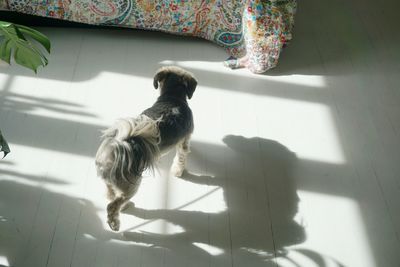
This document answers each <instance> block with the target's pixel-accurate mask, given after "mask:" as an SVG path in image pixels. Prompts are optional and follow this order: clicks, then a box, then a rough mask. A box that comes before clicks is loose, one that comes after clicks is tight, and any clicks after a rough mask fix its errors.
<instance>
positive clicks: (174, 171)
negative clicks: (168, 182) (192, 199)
mask: <svg viewBox="0 0 400 267" xmlns="http://www.w3.org/2000/svg"><path fill="white" fill-rule="evenodd" d="M184 170H185V167H181V166H177V165H172V168H171V173H172V175H174V176H176V177H182V174H183V171H184Z"/></svg>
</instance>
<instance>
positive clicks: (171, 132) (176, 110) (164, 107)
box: [143, 95, 194, 151]
mask: <svg viewBox="0 0 400 267" xmlns="http://www.w3.org/2000/svg"><path fill="white" fill-rule="evenodd" d="M143 114H145V115H147V116H149V117H150V118H152V119H158V118H160V122H159V131H160V139H161V140H160V144H159V148H160V150H161V151H164V150H166V149H168V148H169V147H171V146H174V145H176V144H177V143H178V142H179V141H180V140H181V139H182V138H184V137H185V136H188V135H190V134H191V133H192V132H193V129H194V125H193V115H192V111H191V110H190V108H189V106H188V104H187V102H186V101H183V100H181V99H178V98H175V97H171V96H168V95H163V96H160V97H159V98H158V99H157V102H156V103H154V105H153V106H152V107H151V108H149V109H146V110H145V111H144V112H143Z"/></svg>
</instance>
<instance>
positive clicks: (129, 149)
mask: <svg viewBox="0 0 400 267" xmlns="http://www.w3.org/2000/svg"><path fill="white" fill-rule="evenodd" d="M159 121H160V120H153V119H151V118H149V117H147V116H146V115H140V116H139V117H137V118H129V119H121V120H119V121H117V122H116V123H115V124H114V125H113V126H112V127H110V128H109V129H107V130H105V131H104V132H103V136H102V143H101V145H100V147H99V149H98V151H97V154H96V166H97V172H98V175H100V176H101V177H103V178H104V179H110V180H111V182H118V180H119V179H124V180H126V181H128V182H131V183H135V179H137V178H138V177H139V176H141V175H142V172H143V171H144V170H145V169H148V168H150V169H153V168H154V163H155V162H156V160H157V159H158V158H159V155H160V151H159V148H158V144H159V142H160V132H159V128H158V124H159Z"/></svg>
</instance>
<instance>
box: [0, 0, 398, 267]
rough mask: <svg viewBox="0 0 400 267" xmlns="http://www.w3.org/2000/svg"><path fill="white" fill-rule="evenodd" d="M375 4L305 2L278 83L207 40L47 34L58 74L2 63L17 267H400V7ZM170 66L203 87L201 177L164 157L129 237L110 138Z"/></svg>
mask: <svg viewBox="0 0 400 267" xmlns="http://www.w3.org/2000/svg"><path fill="white" fill-rule="evenodd" d="M372 2H373V1H372V0H370V1H361V0H358V1H344V0H340V1H322V2H321V1H317V0H308V1H302V2H301V3H300V6H299V13H298V16H297V17H296V30H295V36H294V41H293V42H292V44H291V45H290V46H289V47H288V48H287V49H286V50H285V51H284V54H283V55H282V58H281V62H280V65H279V67H278V68H276V69H275V70H273V71H270V72H268V73H266V74H265V75H253V74H251V73H249V72H248V71H246V70H236V71H230V70H227V69H225V68H224V67H223V66H222V64H221V61H223V60H224V59H225V58H226V57H227V56H226V54H225V52H224V51H223V50H222V49H221V48H219V47H217V46H215V45H213V44H211V43H209V42H206V41H202V40H198V39H191V38H182V37H175V36H169V35H164V34H158V33H150V32H136V31H119V30H93V29H71V28H69V29H63V28H58V29H55V28H43V29H42V31H43V32H45V33H46V34H48V36H49V37H50V39H51V40H52V43H53V51H52V55H51V57H50V64H49V66H48V67H46V68H45V69H42V70H40V72H39V74H38V75H37V76H35V75H33V74H32V72H30V71H28V70H25V69H22V68H20V67H17V66H12V67H8V66H5V65H4V64H3V65H1V66H0V90H1V91H0V93H1V95H0V105H1V106H0V108H1V113H0V128H1V130H2V132H3V133H4V135H5V136H6V137H7V139H8V140H9V143H10V147H11V150H12V153H11V154H9V155H8V156H7V157H6V158H5V159H4V160H1V161H0V266H34V267H36V266H37V267H40V266H55V267H62V266H82V267H87V266H94V267H100V266H105V267H111V266H121V267H122V266H171V267H180V266H185V267H186V266H193V267H195V266H199V267H203V266H235V267H247V266H249V267H252V266H279V267H316V266H318V267H373V266H374V267H398V266H400V208H399V204H400V164H399V163H400V78H399V74H400V63H399V62H400V42H399V31H398V26H399V24H398V23H397V14H396V12H398V11H397V10H398V8H399V5H398V4H397V3H395V1H386V3H385V5H383V4H382V5H381V6H375V5H374V4H373V3H372ZM168 64H174V65H179V66H182V67H185V68H187V69H188V70H190V71H192V72H194V73H195V74H196V76H197V78H198V80H199V86H198V89H197V91H196V92H195V94H194V97H193V99H192V100H191V101H190V104H191V106H192V109H193V112H194V114H195V123H196V129H195V134H194V136H193V142H192V153H191V155H190V158H189V163H188V173H186V174H185V175H184V177H183V178H181V179H179V178H175V177H172V176H171V175H169V172H168V170H169V165H170V162H171V156H172V155H170V156H169V157H166V158H164V159H163V160H162V161H161V163H160V167H159V170H158V172H157V173H156V174H155V175H150V174H148V175H146V177H145V179H144V181H143V184H142V187H141V188H140V190H139V192H138V194H137V195H136V196H135V197H134V201H135V203H136V207H133V206H131V207H130V208H129V209H128V210H127V211H126V212H125V213H124V214H123V215H122V229H121V231H120V232H118V233H115V232H112V231H110V230H109V229H108V226H107V225H106V223H105V205H106V201H105V190H104V187H103V184H102V183H101V181H100V180H99V179H98V178H97V177H96V174H95V169H94V159H93V158H94V154H95V151H96V149H97V146H98V145H99V131H100V130H101V129H103V128H104V127H106V126H108V125H110V123H111V122H112V121H113V120H114V119H116V118H119V117H125V116H134V115H137V114H139V113H140V112H141V111H142V110H143V109H144V108H147V107H149V106H150V105H151V104H152V103H153V101H154V100H155V98H156V97H157V94H158V91H156V90H154V89H153V87H152V77H153V73H154V72H155V71H156V69H157V68H159V67H160V66H163V65H168Z"/></svg>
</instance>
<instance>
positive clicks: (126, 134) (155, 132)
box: [95, 66, 197, 231]
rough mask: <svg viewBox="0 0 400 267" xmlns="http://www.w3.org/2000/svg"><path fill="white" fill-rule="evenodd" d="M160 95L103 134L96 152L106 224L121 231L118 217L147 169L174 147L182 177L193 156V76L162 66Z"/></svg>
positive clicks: (158, 85)
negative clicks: (103, 188) (190, 101)
mask: <svg viewBox="0 0 400 267" xmlns="http://www.w3.org/2000/svg"><path fill="white" fill-rule="evenodd" d="M153 85H154V88H155V89H157V88H160V96H159V97H158V98H157V101H156V102H155V103H154V104H153V106H152V107H150V108H148V109H146V110H145V111H143V112H142V114H140V115H139V116H138V117H135V118H127V119H120V120H118V121H117V122H116V123H115V124H114V125H113V126H111V127H110V128H108V129H106V130H105V131H103V135H102V141H101V144H100V147H99V148H98V151H97V153H96V160H95V163H96V169H97V174H98V176H100V177H101V178H102V179H103V181H104V182H105V184H106V187H107V197H108V199H109V200H110V202H109V204H108V205H107V223H108V225H109V226H110V228H111V229H112V230H113V231H118V230H119V227H120V221H119V213H120V211H121V209H123V208H124V206H125V205H126V204H127V203H128V202H129V200H130V199H131V198H132V197H133V196H134V195H135V193H136V192H137V190H138V188H139V185H140V182H141V180H142V173H143V171H144V170H146V169H153V168H154V166H155V163H156V162H157V160H158V159H159V158H160V157H161V156H162V155H163V154H166V153H167V152H168V151H170V150H171V149H173V148H176V155H175V157H174V160H173V163H172V167H171V171H172V173H173V174H174V175H175V176H177V177H180V176H181V175H182V173H183V171H184V169H185V163H186V158H187V155H188V154H189V152H190V149H189V141H190V136H191V134H192V133H193V129H194V124H193V115H192V111H191V109H190V108H189V105H188V102H187V99H191V98H192V96H193V93H194V91H195V89H196V86H197V80H196V78H195V77H194V75H193V74H192V73H190V72H188V71H186V70H184V69H182V68H179V67H175V66H167V67H162V68H160V69H159V70H158V71H157V73H156V74H155V76H154V80H153Z"/></svg>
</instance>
